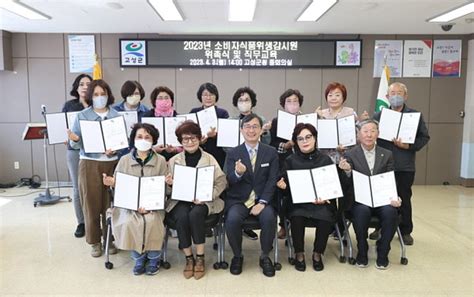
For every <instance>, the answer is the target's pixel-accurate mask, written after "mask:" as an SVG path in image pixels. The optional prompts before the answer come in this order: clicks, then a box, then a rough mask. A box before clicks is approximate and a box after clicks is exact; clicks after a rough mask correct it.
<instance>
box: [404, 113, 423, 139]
mask: <svg viewBox="0 0 474 297" xmlns="http://www.w3.org/2000/svg"><path fill="white" fill-rule="evenodd" d="M420 117H421V112H405V113H403V116H402V121H401V123H400V130H399V131H398V138H400V139H401V140H402V142H403V143H415V139H416V132H417V131H418V124H419V123H420Z"/></svg>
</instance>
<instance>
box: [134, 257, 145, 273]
mask: <svg viewBox="0 0 474 297" xmlns="http://www.w3.org/2000/svg"><path fill="white" fill-rule="evenodd" d="M144 273H145V258H140V259H138V260H136V261H135V266H134V267H133V274H134V275H142V274H144Z"/></svg>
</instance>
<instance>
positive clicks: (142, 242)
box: [103, 123, 168, 275]
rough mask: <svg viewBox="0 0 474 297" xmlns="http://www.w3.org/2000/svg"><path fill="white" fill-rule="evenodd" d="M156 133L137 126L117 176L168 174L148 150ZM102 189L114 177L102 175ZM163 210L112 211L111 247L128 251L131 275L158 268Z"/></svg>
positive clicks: (151, 128) (146, 126)
mask: <svg viewBox="0 0 474 297" xmlns="http://www.w3.org/2000/svg"><path fill="white" fill-rule="evenodd" d="M158 137H159V132H158V130H157V129H156V128H155V127H154V126H153V125H150V124H142V123H138V124H135V126H134V127H133V129H132V132H131V133H130V147H133V149H132V151H131V152H130V153H128V154H127V155H125V156H123V157H122V158H120V161H119V163H118V164H117V168H116V169H115V174H116V173H117V172H121V173H125V174H128V175H133V176H140V177H142V176H165V175H167V173H168V167H167V165H166V160H165V158H164V157H163V156H160V155H158V154H156V153H155V152H154V151H153V150H152V146H153V145H154V144H156V142H157V141H158ZM103 182H104V185H106V186H115V177H112V176H107V175H106V174H104V175H103ZM164 218H165V212H164V210H156V211H147V210H145V209H144V208H139V209H138V211H133V210H128V209H123V208H116V207H114V208H113V209H112V227H113V234H114V237H115V244H116V245H117V247H118V248H119V249H121V250H131V257H132V259H134V260H135V266H134V267H133V274H135V275H140V274H143V273H146V274H147V275H154V274H157V273H158V271H159V268H160V258H161V247H162V246H163V239H164V236H165V226H164V225H163V220H164ZM137 234H143V236H136V235H137Z"/></svg>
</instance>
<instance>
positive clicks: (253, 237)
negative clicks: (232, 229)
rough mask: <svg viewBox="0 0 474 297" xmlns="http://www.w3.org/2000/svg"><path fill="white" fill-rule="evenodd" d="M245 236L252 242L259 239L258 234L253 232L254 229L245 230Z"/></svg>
mask: <svg viewBox="0 0 474 297" xmlns="http://www.w3.org/2000/svg"><path fill="white" fill-rule="evenodd" d="M244 235H245V237H247V238H248V239H250V240H257V239H258V234H257V233H255V232H253V230H252V229H246V230H244Z"/></svg>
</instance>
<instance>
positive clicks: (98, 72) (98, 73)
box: [92, 54, 102, 80]
mask: <svg viewBox="0 0 474 297" xmlns="http://www.w3.org/2000/svg"><path fill="white" fill-rule="evenodd" d="M92 79H93V80H97V79H102V69H101V68H100V64H99V58H98V57H97V54H96V55H95V63H94V68H93V70H92Z"/></svg>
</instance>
